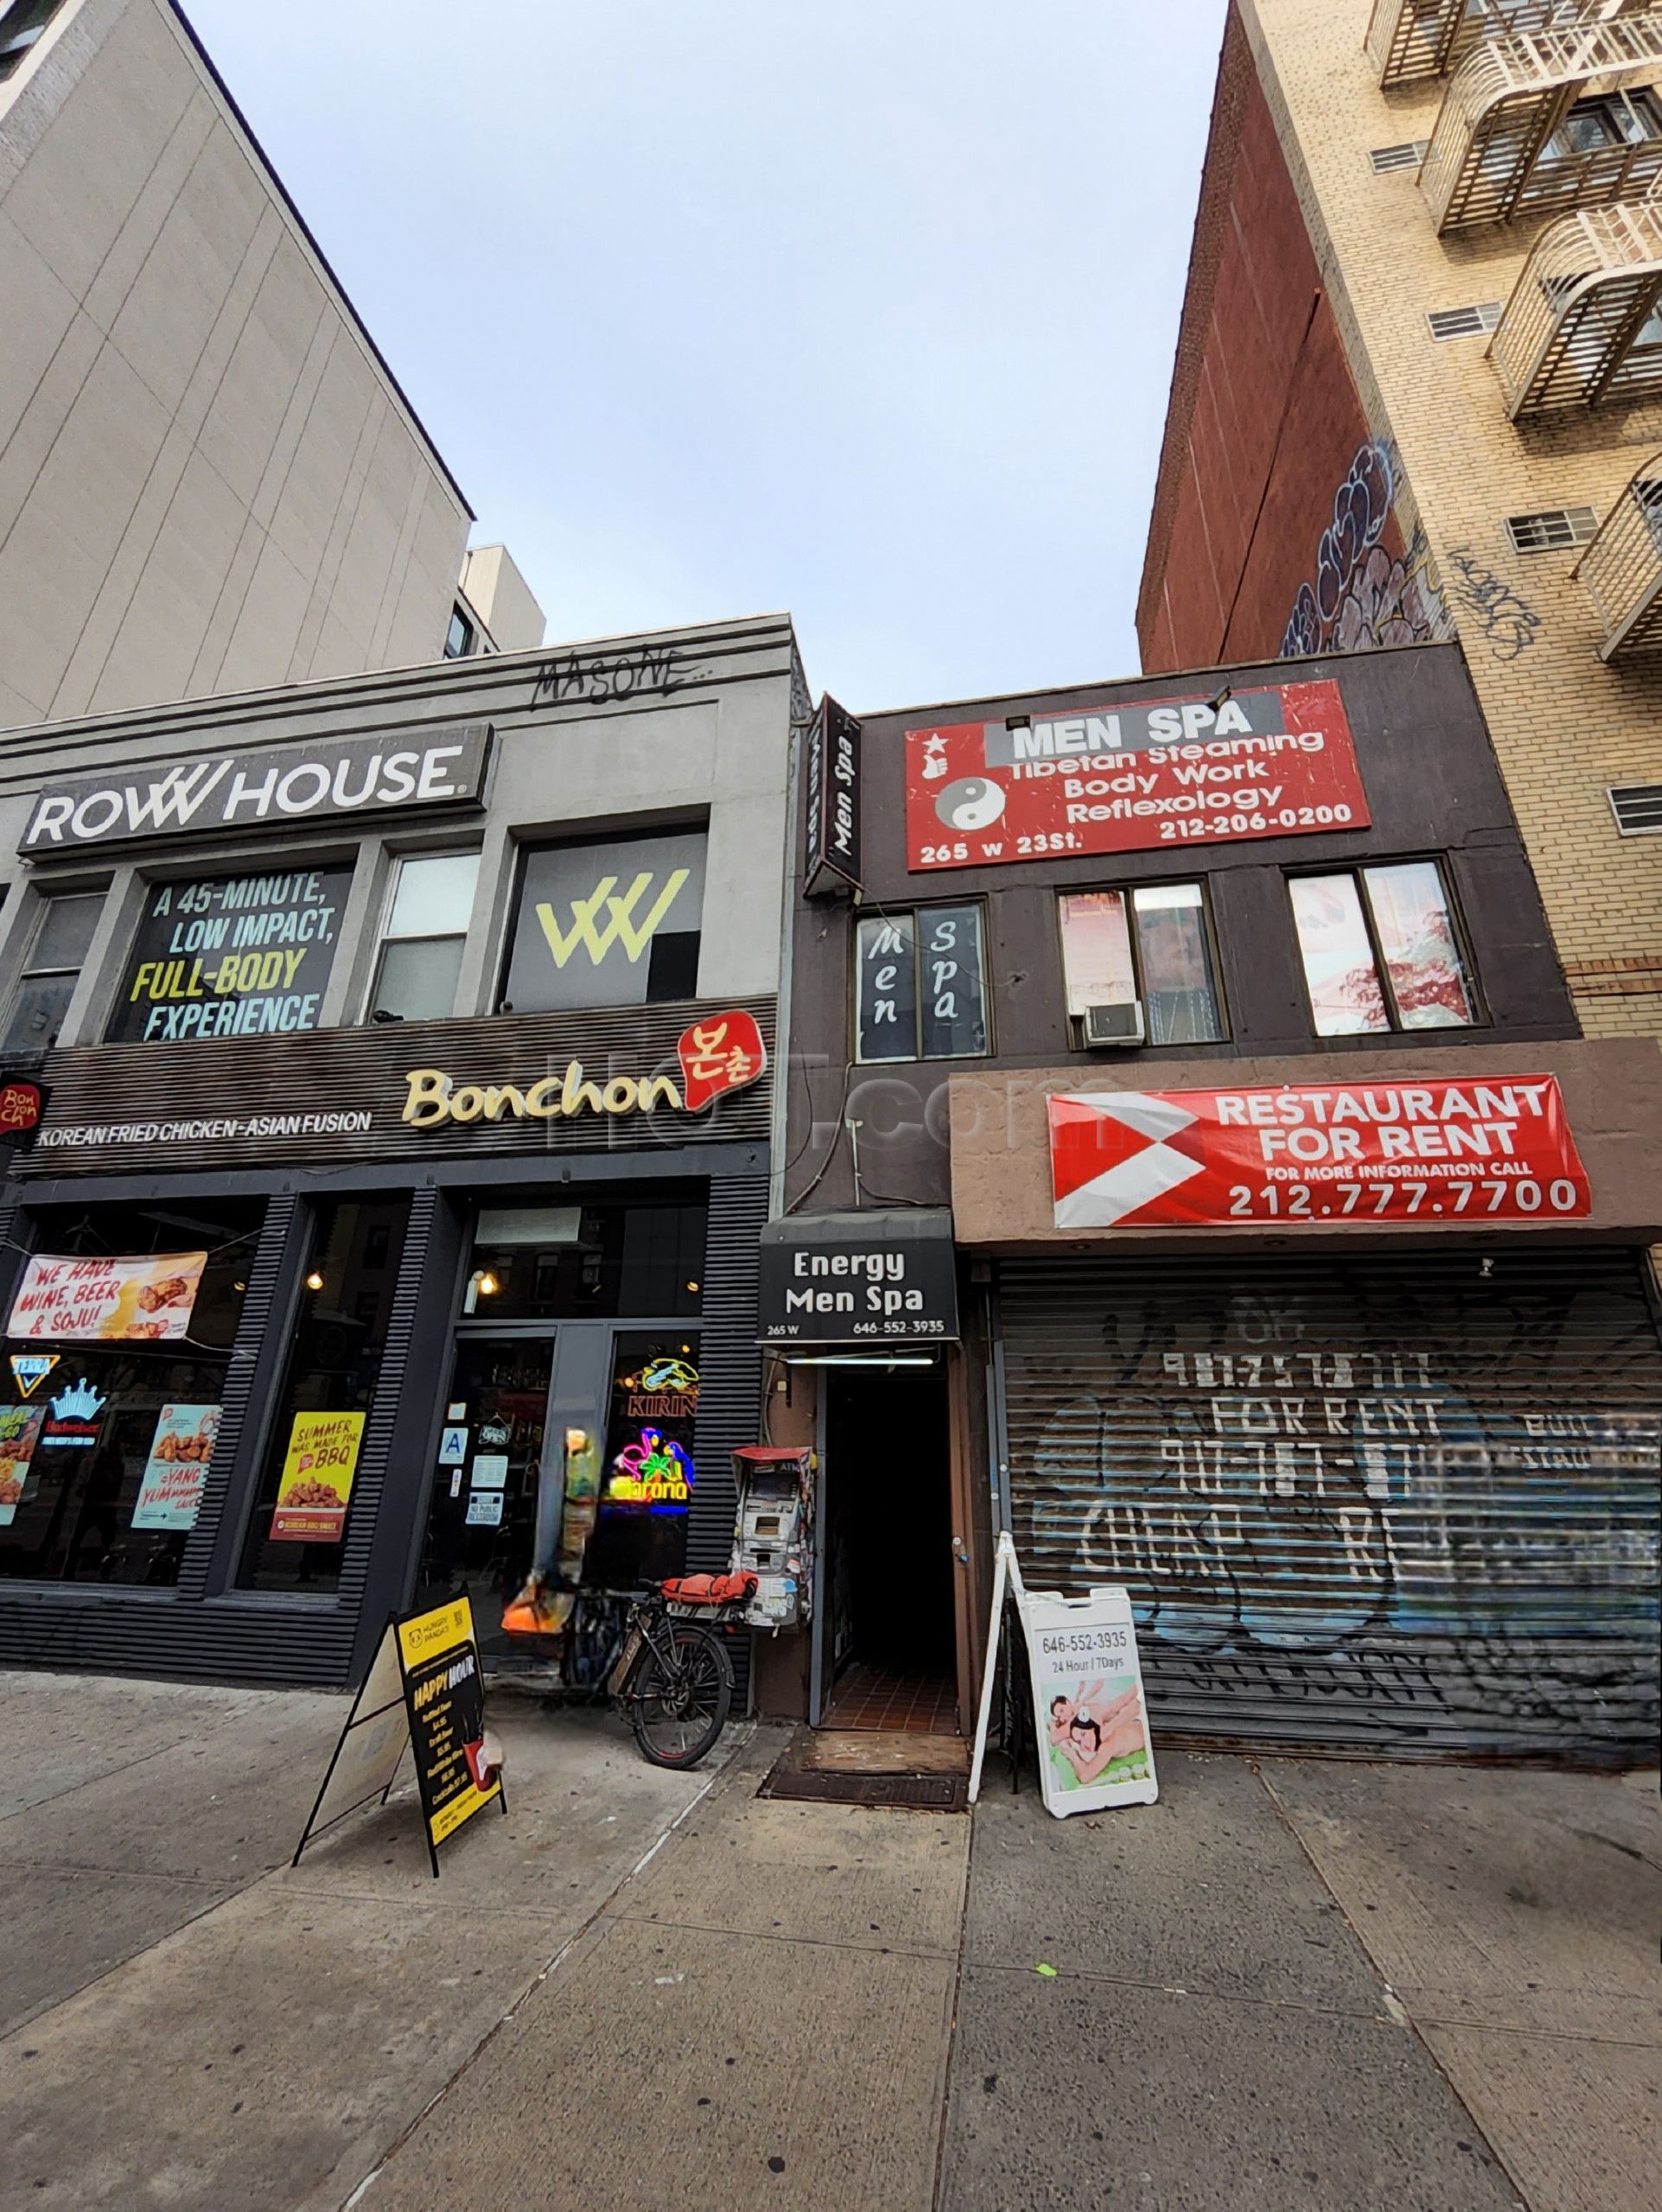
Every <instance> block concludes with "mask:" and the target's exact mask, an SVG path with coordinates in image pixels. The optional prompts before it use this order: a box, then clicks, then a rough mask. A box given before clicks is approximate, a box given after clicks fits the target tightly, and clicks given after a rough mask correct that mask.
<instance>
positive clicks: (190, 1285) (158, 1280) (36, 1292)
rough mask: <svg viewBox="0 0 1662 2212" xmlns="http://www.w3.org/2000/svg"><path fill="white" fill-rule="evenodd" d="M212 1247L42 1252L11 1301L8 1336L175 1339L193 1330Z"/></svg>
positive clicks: (55, 1340) (64, 1340)
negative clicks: (86, 1254) (98, 1254)
mask: <svg viewBox="0 0 1662 2212" xmlns="http://www.w3.org/2000/svg"><path fill="white" fill-rule="evenodd" d="M205 1267H207V1253H206V1252H156V1253H152V1254H151V1255H150V1256H149V1257H148V1258H137V1257H135V1258H131V1259H86V1260H83V1259H73V1258H69V1257H66V1256H63V1255H59V1254H55V1253H52V1252H35V1253H34V1254H32V1255H30V1258H29V1265H28V1267H27V1268H25V1269H24V1270H23V1280H22V1285H21V1287H19V1289H18V1293H17V1295H16V1298H15V1299H14V1300H13V1301H12V1307H11V1319H10V1322H9V1323H8V1325H7V1331H6V1333H7V1334H8V1335H9V1336H12V1337H18V1338H32V1339H34V1340H35V1341H36V1342H39V1343H44V1344H107V1343H111V1342H118V1343H144V1342H150V1343H162V1344H171V1343H175V1342H176V1341H177V1340H178V1339H179V1338H181V1337H183V1336H186V1335H188V1333H189V1330H190V1317H191V1313H192V1311H193V1310H194V1306H195V1304H196V1294H197V1292H198V1291H199V1290H200V1289H201V1282H202V1270H203V1268H205Z"/></svg>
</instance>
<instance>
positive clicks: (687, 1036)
mask: <svg viewBox="0 0 1662 2212" xmlns="http://www.w3.org/2000/svg"><path fill="white" fill-rule="evenodd" d="M675 1052H676V1058H678V1060H679V1061H680V1063H681V1075H682V1078H683V1082H682V1090H683V1092H684V1094H685V1104H686V1109H687V1111H688V1113H689V1114H697V1113H698V1112H700V1111H701V1110H702V1109H704V1107H706V1106H708V1105H709V1103H710V1100H711V1099H712V1098H719V1097H720V1096H721V1095H722V1093H723V1091H724V1090H745V1089H747V1088H748V1085H749V1084H753V1083H759V1082H760V1081H761V1077H762V1075H763V1073H764V1072H765V1071H766V1069H767V1046H765V1045H764V1044H763V1043H762V1041H761V1030H760V1029H759V1028H758V1027H756V1017H755V1014H741V1013H734V1014H709V1015H707V1016H706V1017H705V1019H704V1020H703V1021H695V1022H694V1023H693V1025H692V1027H691V1029H684V1030H683V1031H682V1032H681V1034H680V1035H679V1037H678V1038H677V1039H676V1040H675Z"/></svg>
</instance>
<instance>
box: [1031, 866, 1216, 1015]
mask: <svg viewBox="0 0 1662 2212" xmlns="http://www.w3.org/2000/svg"><path fill="white" fill-rule="evenodd" d="M1060 917H1061V930H1062V975H1063V978H1064V981H1065V983H1066V986H1067V1019H1068V1027H1069V1029H1070V1030H1071V1031H1072V1032H1073V1041H1074V1042H1075V1043H1077V1042H1079V1040H1080V1038H1081V1037H1082V1035H1083V1033H1084V1031H1085V1027H1086V1015H1087V1014H1089V1013H1090V1011H1091V1010H1092V1008H1093V1007H1141V1009H1142V1012H1143V1033H1144V1034H1145V1036H1146V1037H1147V1039H1148V1042H1149V1044H1150V1045H1213V1044H1216V1043H1217V1041H1218V1040H1219V1038H1221V1037H1223V1036H1224V1035H1225V1034H1226V1031H1225V1027H1224V1015H1223V1002H1222V998H1221V995H1220V994H1219V988H1218V971H1217V963H1216V962H1215V961H1214V959H1213V950H1212V932H1211V931H1210V929H1209V928H1208V927H1207V910H1206V899H1205V896H1204V894H1203V893H1202V892H1201V889H1200V885H1199V884H1198V883H1143V884H1138V885H1137V888H1136V889H1135V890H1132V891H1074V892H1066V893H1063V895H1062V898H1061V901H1060ZM1116 1033H1117V1034H1121V1035H1123V1034H1125V1031H1124V1028H1123V1026H1122V1027H1119V1028H1118V1029H1117V1031H1116ZM1132 1034H1134V1031H1133V1032H1132Z"/></svg>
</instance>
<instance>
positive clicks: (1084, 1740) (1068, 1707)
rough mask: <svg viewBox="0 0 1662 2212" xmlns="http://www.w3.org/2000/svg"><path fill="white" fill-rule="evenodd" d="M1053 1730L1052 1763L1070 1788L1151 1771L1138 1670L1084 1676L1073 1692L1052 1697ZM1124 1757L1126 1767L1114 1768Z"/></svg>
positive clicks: (1051, 1743) (1051, 1726)
mask: <svg viewBox="0 0 1662 2212" xmlns="http://www.w3.org/2000/svg"><path fill="white" fill-rule="evenodd" d="M1047 1735H1048V1740H1049V1746H1050V1763H1051V1765H1052V1766H1053V1768H1054V1770H1055V1771H1056V1774H1057V1776H1058V1777H1059V1778H1060V1782H1061V1784H1062V1787H1063V1788H1064V1789H1087V1788H1088V1787H1089V1786H1090V1784H1091V1783H1093V1782H1100V1781H1102V1780H1103V1779H1104V1777H1107V1779H1109V1780H1110V1781H1113V1782H1126V1781H1131V1780H1134V1779H1137V1778H1140V1777H1142V1776H1143V1774H1144V1773H1146V1771H1147V1762H1146V1761H1145V1760H1144V1759H1143V1715H1142V1711H1141V1707H1140V1700H1139V1698H1138V1695H1137V1681H1136V1678H1135V1676H1133V1675H1118V1676H1116V1677H1115V1678H1114V1680H1113V1681H1111V1682H1110V1681H1109V1680H1108V1678H1107V1677H1106V1676H1105V1675H1098V1677H1097V1679H1096V1680H1095V1681H1089V1682H1086V1681H1082V1682H1081V1683H1080V1684H1079V1688H1078V1689H1077V1690H1076V1691H1075V1692H1074V1694H1073V1696H1072V1697H1069V1696H1067V1694H1065V1693H1059V1694H1057V1695H1056V1696H1054V1697H1053V1698H1052V1699H1051V1700H1050V1719H1049V1726H1048V1730H1047ZM1120 1761H1124V1762H1128V1764H1124V1766H1123V1767H1122V1769H1121V1771H1120V1772H1119V1773H1118V1774H1116V1775H1110V1774H1109V1773H1108V1770H1109V1768H1110V1767H1111V1766H1113V1765H1114V1764H1116V1763H1118V1762H1120Z"/></svg>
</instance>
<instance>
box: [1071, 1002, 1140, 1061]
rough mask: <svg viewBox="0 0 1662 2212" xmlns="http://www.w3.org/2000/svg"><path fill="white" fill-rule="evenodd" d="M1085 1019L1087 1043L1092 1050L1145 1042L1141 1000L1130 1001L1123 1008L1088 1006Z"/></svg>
mask: <svg viewBox="0 0 1662 2212" xmlns="http://www.w3.org/2000/svg"><path fill="white" fill-rule="evenodd" d="M1084 1019H1085V1041H1086V1046H1088V1047H1090V1048H1092V1049H1094V1050H1100V1049H1101V1048H1102V1047H1103V1046H1108V1045H1121V1046H1124V1045H1141V1044H1142V1043H1143V1041H1144V1039H1143V1001H1142V1000H1141V999H1131V1000H1129V1001H1126V1003H1125V1004H1124V1005H1123V1006H1088V1007H1086V1009H1085V1017H1084Z"/></svg>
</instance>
